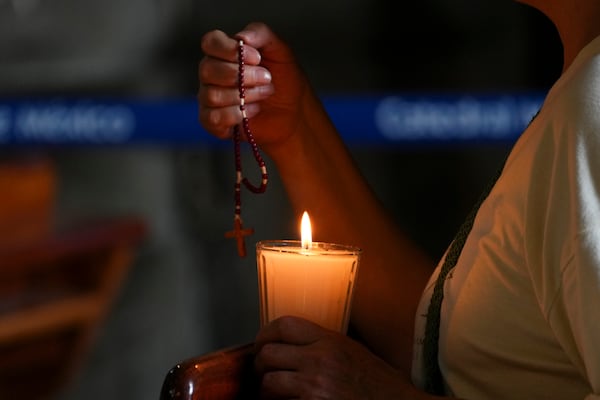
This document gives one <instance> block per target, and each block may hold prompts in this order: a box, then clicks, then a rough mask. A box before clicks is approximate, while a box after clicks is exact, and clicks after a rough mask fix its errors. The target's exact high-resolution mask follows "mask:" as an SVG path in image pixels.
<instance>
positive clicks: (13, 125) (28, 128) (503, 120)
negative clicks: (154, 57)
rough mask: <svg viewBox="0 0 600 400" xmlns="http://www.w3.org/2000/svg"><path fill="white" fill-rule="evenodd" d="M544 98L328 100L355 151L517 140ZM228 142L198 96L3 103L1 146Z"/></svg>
mask: <svg viewBox="0 0 600 400" xmlns="http://www.w3.org/2000/svg"><path fill="white" fill-rule="evenodd" d="M543 96H544V95H543V93H537V92H535V93H517V94H515V93H494V94H469V93H457V94H430V93H428V94H416V93H396V94H387V95H377V96H375V95H372V96H367V95H355V96H324V97H323V103H324V105H325V108H326V110H327V112H328V113H329V115H330V116H331V119H332V121H333V122H334V124H335V125H336V126H337V128H338V130H339V131H340V133H341V135H342V137H343V139H344V141H345V142H346V143H348V144H349V145H356V146H363V145H368V146H371V145H372V146H380V145H384V146H387V145H406V144H436V143H441V144H448V143H479V142H489V141H504V142H506V141H509V142H512V141H514V140H515V139H516V138H517V137H518V135H519V134H520V133H521V131H522V130H523V128H524V127H525V126H526V125H527V124H528V123H529V121H530V120H531V118H532V116H533V115H534V114H535V112H536V111H537V110H538V109H539V107H540V106H541V104H542V101H543ZM219 143H222V141H219V140H217V139H214V138H213V137H212V136H210V135H209V134H208V133H207V132H205V131H204V130H203V129H202V127H201V126H200V125H199V123H198V104H197V102H196V99H195V98H175V99H155V100H150V99H141V100H140V99H136V100H133V99H116V100H112V99H97V98H86V99H32V100H23V99H20V100H19V99H17V100H10V99H5V100H4V101H1V100H0V145H3V146H33V145H35V146H45V145H48V146H57V145H58V146H64V145H148V144H149V145H164V146H181V145H184V146H189V145H202V146H207V145H208V146H213V145H218V144H219Z"/></svg>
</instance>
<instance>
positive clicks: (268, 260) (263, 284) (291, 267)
mask: <svg viewBox="0 0 600 400" xmlns="http://www.w3.org/2000/svg"><path fill="white" fill-rule="evenodd" d="M360 255H361V250H360V249H359V248H357V247H353V246H345V245H339V244H331V243H322V242H313V243H312V245H311V247H310V248H308V249H306V248H303V247H302V245H301V242H300V241H298V240H267V241H261V242H258V243H257V244H256V258H257V269H258V289H259V296H260V319H261V325H265V324H267V323H268V322H270V321H272V320H274V319H276V318H279V317H281V316H285V315H291V316H297V317H302V318H305V319H308V320H310V321H312V322H315V323H317V324H319V325H321V326H323V327H325V328H327V329H331V330H335V331H338V332H341V333H346V331H347V329H348V321H349V318H350V309H351V306H352V297H353V293H354V282H355V279H356V276H357V272H358V266H359V261H360Z"/></svg>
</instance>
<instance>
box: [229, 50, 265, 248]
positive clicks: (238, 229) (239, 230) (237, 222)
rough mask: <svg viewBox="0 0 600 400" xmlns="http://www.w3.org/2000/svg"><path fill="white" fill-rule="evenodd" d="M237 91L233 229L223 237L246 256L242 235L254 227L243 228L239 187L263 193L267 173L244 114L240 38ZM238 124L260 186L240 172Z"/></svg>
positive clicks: (252, 231) (234, 130)
mask: <svg viewBox="0 0 600 400" xmlns="http://www.w3.org/2000/svg"><path fill="white" fill-rule="evenodd" d="M238 91H239V97H240V111H241V113H242V122H241V124H238V125H235V126H234V127H233V151H234V155H235V171H236V180H235V213H234V220H233V230H232V231H229V232H227V233H225V237H227V238H234V239H236V241H237V251H238V255H239V256H240V257H245V256H246V244H245V241H244V236H248V235H251V234H252V233H254V229H252V228H249V229H244V226H243V223H242V215H241V214H242V198H241V189H242V183H243V184H244V186H245V187H246V188H247V189H248V190H250V191H251V192H252V193H264V192H265V190H266V189H267V182H268V177H269V176H268V174H267V167H266V165H265V162H264V160H263V158H262V157H261V155H260V152H259V151H258V145H257V144H256V140H254V136H253V135H252V132H251V131H250V123H249V121H248V115H247V114H246V104H245V101H246V88H245V87H244V41H243V40H240V41H239V42H238ZM240 126H241V129H242V130H243V132H244V135H245V136H246V140H247V141H248V143H249V144H250V147H251V148H252V154H253V155H254V159H255V160H256V162H257V163H258V166H259V167H260V170H261V173H262V181H261V184H260V186H254V185H253V184H252V183H250V181H248V179H247V178H245V177H244V176H243V174H242V159H241V153H240V142H241V133H240Z"/></svg>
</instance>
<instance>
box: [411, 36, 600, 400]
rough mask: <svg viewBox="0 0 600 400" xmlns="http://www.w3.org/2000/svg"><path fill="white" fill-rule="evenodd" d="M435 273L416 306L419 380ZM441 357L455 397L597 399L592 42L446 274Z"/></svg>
mask: <svg viewBox="0 0 600 400" xmlns="http://www.w3.org/2000/svg"><path fill="white" fill-rule="evenodd" d="M440 265H441V264H440ZM439 268H440V267H439V266H438V269H437V270H436V272H435V273H434V274H433V276H432V278H431V280H430V282H429V284H428V285H427V288H426V289H425V292H424V294H423V298H422V299H421V303H420V305H419V308H418V310H417V317H416V326H415V328H416V329H415V352H414V360H413V381H414V383H415V384H416V385H417V386H419V387H422V386H423V376H422V364H423V363H422V359H421V354H422V339H423V336H424V327H425V319H426V314H427V307H428V305H429V299H430V298H431V293H432V290H433V286H434V283H435V279H436V278H437V274H438V272H439ZM439 363H440V368H441V371H442V374H443V376H444V380H445V385H446V389H447V393H448V394H449V395H453V396H456V397H459V398H463V399H494V400H495V399H511V400H515V399H527V400H531V399H587V400H590V399H600V37H598V38H596V39H595V40H594V41H592V42H591V43H590V44H588V45H587V46H586V47H585V48H584V49H583V50H582V51H581V52H580V54H579V55H578V56H577V58H576V59H575V61H574V62H573V64H572V65H571V67H570V68H569V70H568V71H567V72H566V73H565V74H563V76H562V77H561V78H560V79H559V81H558V82H557V83H556V84H555V85H554V86H553V88H552V89H551V91H550V92H549V94H548V96H547V98H546V100H545V102H544V105H543V107H542V109H541V111H540V113H539V115H538V116H537V118H536V119H535V120H534V121H533V122H532V123H531V125H530V126H529V127H528V129H527V130H526V131H525V132H524V133H523V135H522V136H521V137H520V138H519V140H518V141H517V143H516V144H515V147H514V149H513V150H512V152H511V154H510V156H509V157H508V159H507V161H506V164H505V166H504V170H503V171H502V175H501V176H500V178H499V179H498V181H497V183H496V185H495V186H494V188H493V189H492V191H491V192H490V194H489V196H488V198H487V199H486V200H485V201H484V202H483V204H482V206H481V208H480V209H479V213H478V214H477V217H476V219H475V222H474V226H473V229H472V231H471V233H470V235H469V237H468V239H467V241H466V243H465V246H464V249H463V251H462V254H461V256H460V258H459V260H458V263H457V265H456V267H455V268H454V270H453V271H451V272H450V273H449V275H448V277H447V278H446V282H445V286H444V301H443V303H442V313H441V322H440V341H439Z"/></svg>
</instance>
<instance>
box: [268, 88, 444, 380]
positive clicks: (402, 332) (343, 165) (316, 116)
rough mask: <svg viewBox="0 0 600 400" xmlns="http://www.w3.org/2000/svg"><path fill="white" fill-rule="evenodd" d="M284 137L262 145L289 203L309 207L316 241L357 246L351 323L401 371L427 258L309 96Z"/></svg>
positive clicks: (407, 354) (407, 363)
mask: <svg viewBox="0 0 600 400" xmlns="http://www.w3.org/2000/svg"><path fill="white" fill-rule="evenodd" d="M301 104H302V105H303V109H302V110H301V113H303V117H304V118H301V119H300V120H302V121H304V123H303V124H302V125H299V126H297V129H298V131H297V132H296V133H295V134H293V135H290V136H289V138H288V140H287V142H285V143H283V144H280V145H278V147H277V148H271V149H269V150H268V152H269V154H270V156H271V158H272V159H273V160H274V162H275V163H276V165H277V167H278V170H279V173H280V175H281V178H282V180H283V182H284V185H285V187H286V189H287V192H288V195H289V197H290V200H291V202H292V205H293V207H294V209H295V210H297V211H298V213H300V212H301V211H303V210H308V212H309V214H310V215H311V219H312V221H313V225H314V228H313V231H314V237H315V240H319V241H328V242H336V243H344V244H352V245H356V246H359V247H361V248H362V249H363V255H362V259H361V266H360V269H359V279H358V281H357V286H356V293H355V300H354V304H353V314H352V322H353V324H354V326H355V327H356V328H357V330H358V332H359V334H360V335H361V336H362V337H363V339H365V341H366V342H367V343H368V345H369V346H371V348H372V350H373V351H375V352H376V353H377V354H378V355H380V356H381V357H382V358H384V359H385V360H386V361H388V362H390V363H392V364H393V365H395V366H398V367H402V368H403V369H405V370H407V369H408V368H409V366H410V360H411V358H412V340H413V339H412V338H413V326H414V313H415V309H416V304H417V302H418V299H419V297H420V294H421V291H422V289H423V287H424V285H425V282H426V281H427V279H428V278H429V274H430V272H431V269H432V267H431V262H430V260H429V259H427V257H426V256H425V255H424V254H423V253H422V252H421V251H420V250H419V249H417V248H416V246H414V244H413V243H412V242H411V241H410V240H409V239H408V238H407V237H405V236H404V235H403V234H402V233H401V232H400V231H399V230H398V229H397V227H396V226H395V224H394V223H393V221H392V219H391V218H390V217H389V216H388V215H387V213H386V212H385V211H384V209H383V208H382V206H381V204H380V203H379V201H378V200H377V199H376V197H375V196H374V195H373V193H372V191H371V189H370V187H369V186H368V185H367V183H366V181H365V180H364V179H363V177H362V175H361V173H360V171H359V170H358V168H357V167H356V165H355V163H354V161H353V160H352V158H351V156H350V154H349V152H348V151H347V149H346V147H345V145H344V143H343V142H342V141H341V139H340V137H339V135H338V134H337V132H336V130H335V127H334V126H333V124H332V123H331V122H330V120H329V118H328V117H327V115H326V114H325V112H324V110H323V109H322V107H321V106H320V105H319V104H318V101H317V99H316V98H315V97H313V96H307V98H306V99H303V100H302V101H301Z"/></svg>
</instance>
